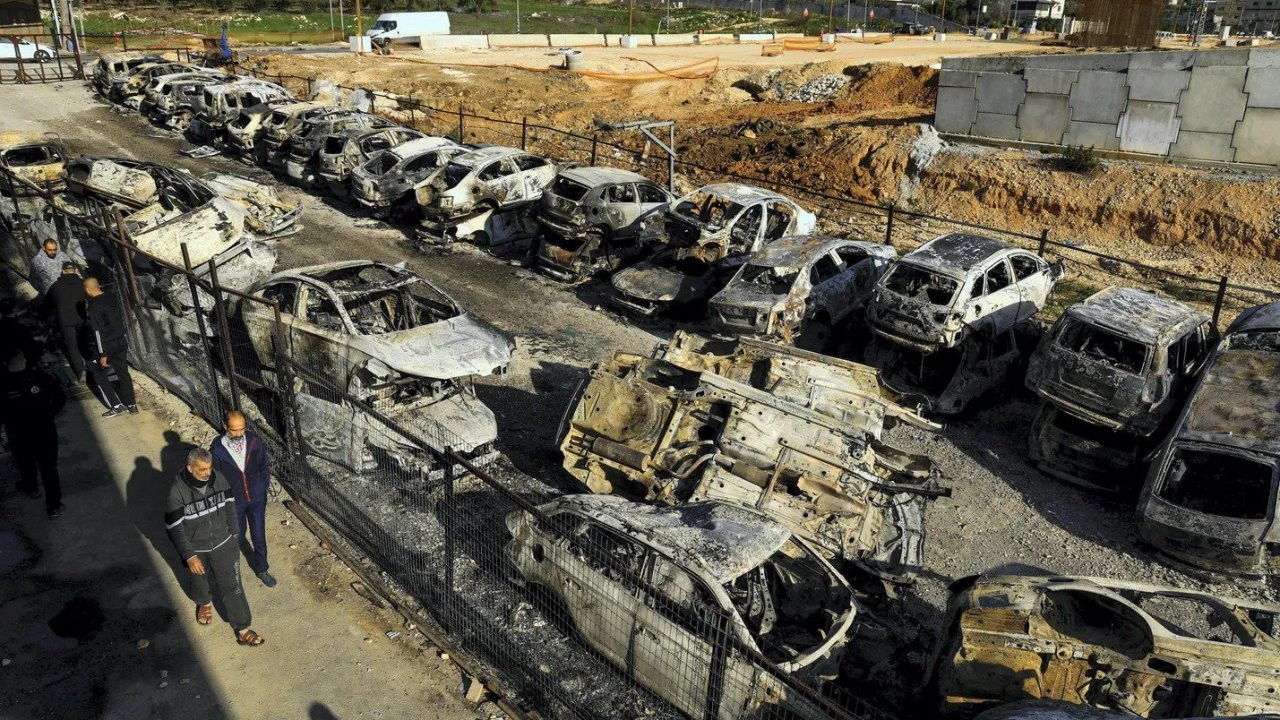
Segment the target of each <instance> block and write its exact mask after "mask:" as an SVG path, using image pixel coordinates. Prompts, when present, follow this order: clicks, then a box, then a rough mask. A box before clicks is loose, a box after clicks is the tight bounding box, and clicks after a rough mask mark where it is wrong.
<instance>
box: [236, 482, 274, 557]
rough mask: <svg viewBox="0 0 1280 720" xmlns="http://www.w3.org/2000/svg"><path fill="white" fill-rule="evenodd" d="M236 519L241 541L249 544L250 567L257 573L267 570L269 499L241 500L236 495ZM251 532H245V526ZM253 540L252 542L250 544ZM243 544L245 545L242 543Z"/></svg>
mask: <svg viewBox="0 0 1280 720" xmlns="http://www.w3.org/2000/svg"><path fill="white" fill-rule="evenodd" d="M236 520H237V521H239V523H240V542H241V543H242V544H245V545H249V547H250V548H251V549H252V551H253V552H252V553H251V554H250V555H249V569H250V570H253V571H254V572H255V573H260V572H266V570H267V499H266V498H265V497H264V498H259V499H256V500H248V501H246V500H241V499H240V498H239V496H237V497H236ZM246 525H247V526H248V529H249V532H248V534H246V533H245V526H246ZM249 540H252V541H253V542H252V544H249ZM242 546H243V545H242Z"/></svg>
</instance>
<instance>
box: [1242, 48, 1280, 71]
mask: <svg viewBox="0 0 1280 720" xmlns="http://www.w3.org/2000/svg"><path fill="white" fill-rule="evenodd" d="M1249 67H1280V48H1254V49H1252V50H1250V51H1249Z"/></svg>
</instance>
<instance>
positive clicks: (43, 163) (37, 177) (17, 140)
mask: <svg viewBox="0 0 1280 720" xmlns="http://www.w3.org/2000/svg"><path fill="white" fill-rule="evenodd" d="M66 158H67V154H66V151H65V150H64V149H63V148H62V144H61V143H60V142H58V140H57V139H56V138H54V137H51V136H43V135H37V134H35V133H29V132H22V131H19V130H5V131H0V168H4V169H5V170H7V171H9V172H11V173H13V174H14V175H15V176H17V177H19V178H22V179H23V180H25V181H26V182H27V183H30V184H31V185H35V186H37V187H40V188H44V189H47V190H58V189H60V188H62V187H63V185H64V184H65V183H64V182H63V177H62V174H63V169H64V168H65V167H66ZM0 190H3V191H5V192H8V191H9V188H0ZM13 192H15V193H17V194H18V195H25V194H28V192H29V189H28V188H27V187H25V186H24V187H15V188H13Z"/></svg>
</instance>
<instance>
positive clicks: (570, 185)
mask: <svg viewBox="0 0 1280 720" xmlns="http://www.w3.org/2000/svg"><path fill="white" fill-rule="evenodd" d="M590 191H591V188H589V187H587V186H586V185H583V184H582V183H578V182H574V181H573V180H570V179H569V178H566V177H558V178H556V182H555V184H554V185H552V186H551V194H552V195H555V196H557V197H562V198H564V199H565V200H571V201H573V202H578V201H579V200H581V199H582V198H584V197H586V196H587V193H588V192H590Z"/></svg>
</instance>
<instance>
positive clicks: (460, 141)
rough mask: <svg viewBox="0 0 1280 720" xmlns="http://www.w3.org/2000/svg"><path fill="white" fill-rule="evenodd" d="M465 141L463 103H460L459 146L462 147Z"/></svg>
mask: <svg viewBox="0 0 1280 720" xmlns="http://www.w3.org/2000/svg"><path fill="white" fill-rule="evenodd" d="M464 141H465V135H464V134H463V127H462V103H458V144H459V145H461V144H462V143H463V142H464Z"/></svg>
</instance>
